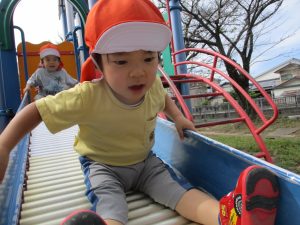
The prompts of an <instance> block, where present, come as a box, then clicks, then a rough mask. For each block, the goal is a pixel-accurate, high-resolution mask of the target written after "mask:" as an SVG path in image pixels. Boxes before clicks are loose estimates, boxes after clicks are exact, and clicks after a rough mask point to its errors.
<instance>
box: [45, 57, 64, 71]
mask: <svg viewBox="0 0 300 225" xmlns="http://www.w3.org/2000/svg"><path fill="white" fill-rule="evenodd" d="M42 62H43V65H44V66H45V68H46V69H47V70H48V71H49V72H54V71H56V70H57V68H58V66H59V64H60V59H59V58H58V57H57V56H54V55H47V56H45V57H44V58H43V59H42Z"/></svg>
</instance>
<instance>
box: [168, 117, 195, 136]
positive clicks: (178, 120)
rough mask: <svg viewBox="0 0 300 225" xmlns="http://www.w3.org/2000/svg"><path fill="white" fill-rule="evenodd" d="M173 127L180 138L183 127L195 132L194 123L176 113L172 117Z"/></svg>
mask: <svg viewBox="0 0 300 225" xmlns="http://www.w3.org/2000/svg"><path fill="white" fill-rule="evenodd" d="M173 120H174V123H175V127H176V129H177V132H178V135H179V138H180V140H183V139H184V134H183V131H184V130H185V129H188V130H192V131H195V132H197V130H196V128H195V126H194V123H193V122H192V121H190V120H188V119H186V118H185V117H184V116H183V115H178V116H176V117H175V118H174V119H173Z"/></svg>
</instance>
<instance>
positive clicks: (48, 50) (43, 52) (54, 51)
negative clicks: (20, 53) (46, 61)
mask: <svg viewBox="0 0 300 225" xmlns="http://www.w3.org/2000/svg"><path fill="white" fill-rule="evenodd" d="M47 55H54V56H57V57H59V58H60V53H59V50H58V48H57V46H56V45H54V44H52V43H48V44H45V45H43V46H42V47H41V48H40V58H41V59H42V58H44V57H45V56H47Z"/></svg>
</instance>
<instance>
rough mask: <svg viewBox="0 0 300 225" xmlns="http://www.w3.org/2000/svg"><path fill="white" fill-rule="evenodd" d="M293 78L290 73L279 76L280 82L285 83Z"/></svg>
mask: <svg viewBox="0 0 300 225" xmlns="http://www.w3.org/2000/svg"><path fill="white" fill-rule="evenodd" d="M292 78H293V74H291V73H285V74H282V75H281V81H282V82H283V81H287V80H290V79H292Z"/></svg>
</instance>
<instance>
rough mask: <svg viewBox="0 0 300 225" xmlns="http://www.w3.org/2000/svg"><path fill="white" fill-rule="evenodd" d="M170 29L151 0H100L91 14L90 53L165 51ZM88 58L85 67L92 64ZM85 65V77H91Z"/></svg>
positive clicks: (88, 24)
mask: <svg viewBox="0 0 300 225" xmlns="http://www.w3.org/2000/svg"><path fill="white" fill-rule="evenodd" d="M171 36H172V33H171V30H170V28H169V27H168V25H167V24H166V23H165V21H164V19H163V17H162V15H161V13H160V11H159V10H158V8H157V7H156V6H155V5H154V4H153V3H152V2H151V1H150V0H98V1H97V3H96V4H95V5H94V6H93V8H92V9H91V11H90V12H89V14H88V17H87V20H86V26H85V42H86V45H87V46H88V47H89V50H90V53H98V54H109V53H116V52H132V51H137V50H145V51H162V50H164V49H165V48H166V47H167V45H168V44H169V43H170V41H171ZM91 63H92V60H91V59H88V60H87V63H85V64H84V67H87V66H93V67H94V65H93V64H92V65H91ZM85 71H91V70H90V69H87V68H83V69H82V74H81V76H82V79H81V80H82V81H83V80H89V79H90V78H88V79H85V77H90V75H87V74H85Z"/></svg>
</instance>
